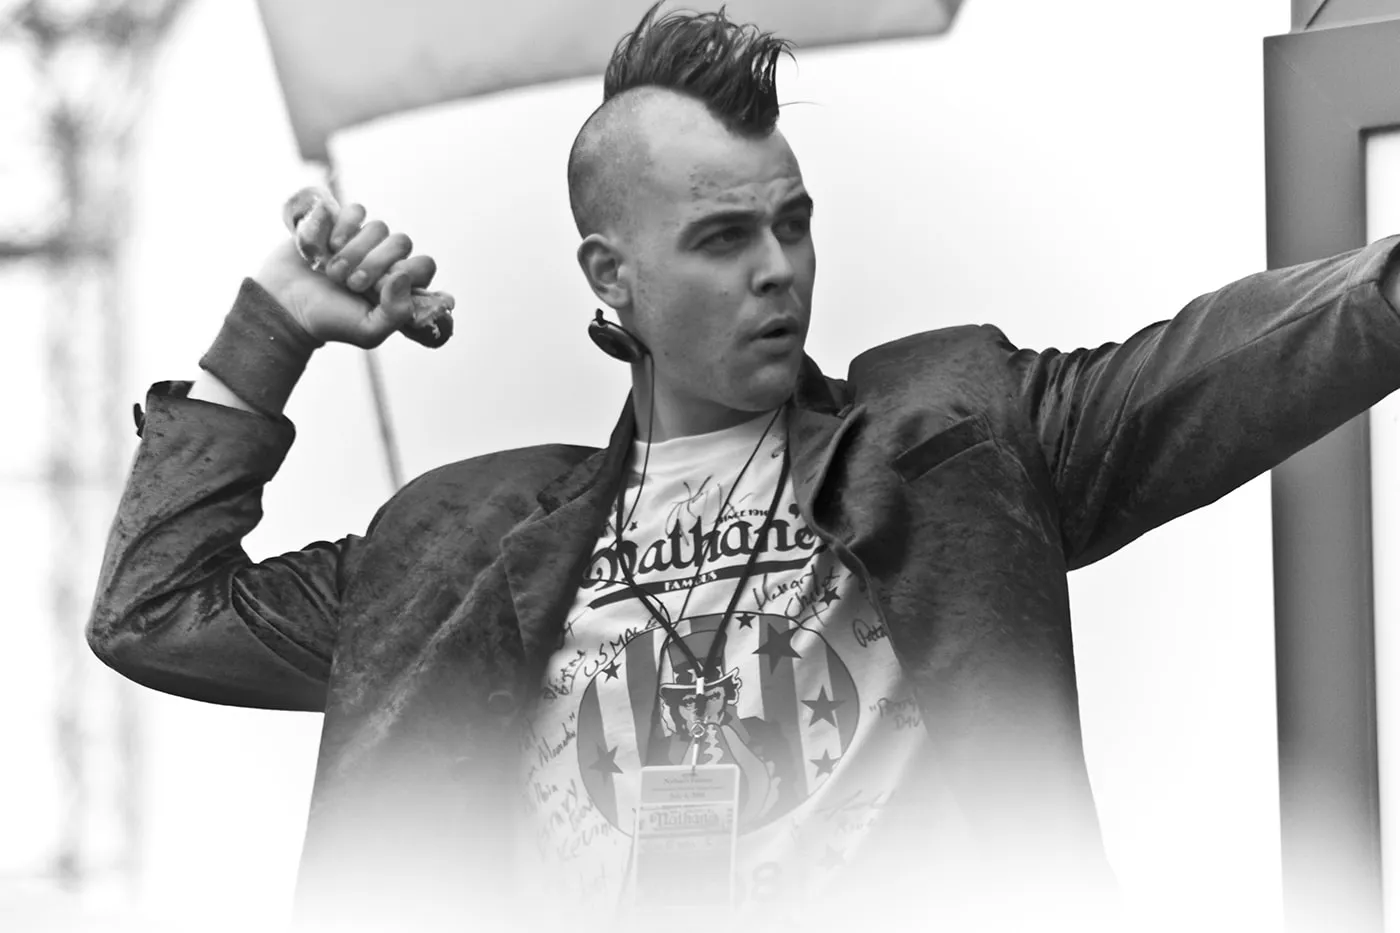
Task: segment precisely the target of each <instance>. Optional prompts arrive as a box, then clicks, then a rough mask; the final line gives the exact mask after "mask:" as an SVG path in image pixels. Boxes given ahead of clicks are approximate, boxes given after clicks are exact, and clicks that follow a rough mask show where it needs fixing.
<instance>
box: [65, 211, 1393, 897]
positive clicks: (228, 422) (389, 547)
mask: <svg viewBox="0 0 1400 933" xmlns="http://www.w3.org/2000/svg"><path fill="white" fill-rule="evenodd" d="M1397 244H1400V237H1392V238H1388V239H1385V240H1381V241H1377V242H1376V243H1373V244H1371V245H1369V246H1367V247H1365V248H1363V249H1360V250H1357V251H1353V252H1350V253H1346V254H1342V255H1339V256H1335V257H1332V258H1328V259H1325V260H1320V261H1317V262H1311V263H1307V264H1303V265H1298V266H1293V267H1290V268H1284V269H1278V270H1273V271H1268V272H1263V273H1258V274H1254V275H1250V276H1248V277H1246V278H1244V279H1241V280H1239V281H1236V282H1233V283H1231V284H1229V285H1226V286H1225V287H1223V288H1221V289H1219V290H1217V291H1215V292H1212V293H1210V294H1206V295H1203V296H1201V297H1199V298H1197V299H1195V300H1193V301H1191V302H1190V303H1189V304H1188V305H1186V306H1185V308H1184V309H1182V310H1181V311H1180V313H1178V314H1177V315H1176V316H1175V317H1174V318H1172V319H1170V320H1166V321H1162V322H1159V323H1156V324H1153V325H1151V326H1148V327H1145V328H1143V329H1142V330H1140V331H1138V332H1137V333H1136V334H1134V335H1132V336H1131V337H1129V338H1128V339H1126V340H1125V341H1123V342H1122V343H1121V344H1119V343H1110V344H1105V345H1103V346H1100V347H1098V348H1096V349H1079V350H1074V351H1072V352H1060V351H1058V350H1054V349H1051V350H1046V351H1044V352H1034V351H1031V350H1026V349H1019V348H1017V347H1016V346H1014V345H1012V344H1011V343H1010V342H1009V341H1008V340H1007V338H1006V336H1005V335H1003V333H1002V332H1001V331H1000V330H998V329H997V328H996V327H993V326H989V325H982V326H960V327H948V328H943V329H939V330H933V331H929V332H925V333H919V334H914V335H911V336H908V337H905V338H903V339H900V340H896V341H893V342H891V343H886V344H883V345H881V346H877V347H874V348H872V349H870V350H867V351H865V352H863V353H861V354H860V355H859V356H857V357H855V359H854V360H852V362H851V364H850V367H849V372H848V374H847V377H846V378H845V379H835V378H831V377H828V376H825V375H823V374H822V373H821V371H820V370H819V369H818V367H817V366H816V364H815V363H813V362H812V360H811V359H810V358H807V359H805V360H804V366H803V370H802V373H801V378H800V383H799V385H798V387H797V390H796V393H795V395H794V396H793V399H792V401H791V406H792V407H791V408H790V411H789V421H788V443H789V450H790V454H791V462H792V471H791V482H792V483H793V484H794V487H795V492H796V499H797V502H798V503H799V507H800V509H801V512H802V516H803V518H804V519H805V520H806V521H807V522H808V524H809V525H810V526H811V527H812V528H813V529H814V531H815V532H816V533H817V534H818V535H819V536H820V537H821V538H822V539H823V540H824V541H826V542H827V543H828V544H829V545H830V546H831V547H832V548H833V549H834V551H835V553H836V554H837V555H838V556H839V558H840V559H841V560H842V561H843V562H844V563H845V564H846V565H847V566H849V567H850V568H851V569H852V570H853V571H854V572H855V573H857V574H858V575H859V576H860V578H861V579H862V580H863V581H864V582H865V584H866V585H867V586H868V587H869V588H870V591H871V593H872V594H873V597H874V599H873V602H874V604H875V605H876V606H877V608H878V610H879V612H880V613H881V615H882V616H883V622H884V623H885V626H886V629H887V632H888V636H889V639H890V642H891V644H892V646H893V648H894V651H895V653H896V655H897V657H898V658H899V660H900V661H901V663H902V665H903V668H904V671H905V673H906V675H907V676H908V677H910V678H912V680H913V683H914V685H915V688H916V695H917V697H918V701H919V704H920V706H921V708H922V713H923V719H924V723H925V724H926V727H927V729H928V734H929V743H928V748H929V753H928V756H927V761H926V762H925V764H924V770H923V772H922V773H923V774H926V775H927V778H928V779H927V781H924V780H922V779H921V780H919V781H915V782H910V786H908V787H907V788H905V789H904V790H902V791H901V793H902V795H903V796H902V798H901V799H899V800H897V801H895V802H894V803H896V804H898V805H899V806H902V807H904V808H906V809H905V811H904V812H905V814H906V815H908V817H909V818H907V819H900V820H893V819H891V820H886V821H885V822H886V823H888V824H889V825H890V827H891V828H890V830H889V831H890V832H893V833H899V832H903V833H904V837H903V842H902V843H901V845H902V846H903V848H902V849H901V850H900V851H901V853H902V854H901V860H902V863H903V864H905V865H906V866H907V865H908V864H909V861H908V860H909V859H910V858H911V857H912V858H914V859H915V860H918V859H920V858H926V859H927V862H928V865H930V866H933V865H938V864H942V865H945V866H946V865H948V864H952V863H954V862H956V863H958V864H962V865H968V864H973V863H977V864H980V865H983V866H984V867H985V868H986V869H987V871H989V872H991V876H993V877H1000V878H1003V879H1006V881H1007V883H1008V884H1020V883H1021V881H1023V880H1024V879H1028V878H1032V877H1034V876H1036V875H1037V874H1039V875H1045V874H1046V873H1047V872H1049V873H1054V872H1055V871H1058V870H1059V869H1058V868H1055V867H1054V866H1055V865H1064V864H1069V863H1075V864H1077V865H1078V866H1080V868H1082V869H1083V870H1084V871H1087V872H1089V873H1090V874H1092V873H1094V872H1098V871H1106V863H1105V860H1104V858H1103V853H1102V843H1101V841H1100V836H1099V831H1098V825H1097V819H1096V816H1095V812H1094V805H1093V800H1092V796H1091V793H1090V786H1089V781H1088V776H1087V772H1086V768H1085V761H1084V754H1083V749H1082V745H1081V735H1080V724H1079V714H1078V700H1077V693H1076V685H1075V669H1074V654H1073V647H1072V639H1071V627H1070V606H1069V595H1068V588H1067V581H1066V575H1067V573H1068V572H1069V571H1071V570H1073V569H1075V568H1077V567H1083V566H1085V565H1087V564H1090V563H1092V562H1093V561H1096V560H1098V559H1100V558H1102V557H1104V556H1106V555H1108V554H1111V553H1113V552H1114V551H1116V550H1117V549H1118V548H1121V547H1123V546H1124V545H1125V544H1128V543H1129V542H1131V541H1132V540H1134V539H1135V538H1137V537H1138V536H1139V535H1142V534H1143V533H1145V532H1147V531H1149V530H1150V529H1152V528H1155V527H1157V526H1159V525H1161V524H1163V523H1164V522H1167V521H1170V520H1171V519H1173V518H1175V517H1177V516H1179V515H1182V514H1184V513H1186V512H1190V511H1191V510H1193V509H1196V508H1199V507H1201V506H1203V505H1206V504H1208V503H1210V502H1212V501H1214V500H1216V499H1218V498H1220V497H1221V496H1223V495H1225V494H1226V493H1228V492H1230V491H1231V490H1233V489H1235V488H1236V487H1238V486H1239V485H1240V484H1242V483H1244V482H1246V481H1247V480H1249V479H1251V478H1252V477H1255V476H1257V475H1259V474H1260V473H1262V472H1264V471H1266V470H1268V469H1270V468H1271V467H1273V466H1274V465H1276V464H1278V463H1279V462H1280V461H1282V460H1284V459H1285V458H1287V457H1289V456H1290V455H1292V454H1293V453H1295V452H1297V451H1298V450H1300V449H1301V448H1303V447H1304V446H1306V445H1308V444H1310V443H1311V442H1313V441H1315V440H1317V439H1318V438H1320V437H1322V436H1323V435H1324V434H1326V433H1328V432H1329V431H1331V430H1332V429H1334V428H1336V427H1338V426H1339V425H1341V424H1342V423H1343V422H1345V421H1347V420H1348V419H1350V418H1352V417H1354V416H1356V415H1357V414H1359V413H1361V412H1362V411H1364V410H1365V409H1367V408H1369V407H1370V406H1371V405H1373V404H1375V403H1376V402H1377V401H1379V400H1380V399H1381V398H1383V397H1384V396H1386V395H1388V394H1389V393H1390V392H1392V391H1393V390H1395V389H1396V388H1397V387H1400V316H1397V312H1396V310H1395V309H1394V308H1392V307H1391V306H1390V304H1389V303H1388V302H1387V301H1386V299H1385V297H1384V296H1383V294H1382V292H1381V289H1380V281H1381V278H1382V275H1383V272H1384V270H1385V268H1386V266H1387V263H1388V261H1389V259H1390V257H1391V254H1392V252H1394V250H1395V248H1396V246H1397ZM245 284H246V283H245ZM240 300H244V299H243V297H242V296H240ZM188 387H189V383H184V382H167V383H157V384H155V385H154V386H153V387H152V388H151V390H150V392H149V394H148V396H147V399H146V414H145V416H144V428H143V429H142V430H141V431H140V432H139V433H141V435H142V440H141V443H140V446H139V449H138V451H137V454H136V457H135V460H134V463H133V466H132V468H131V473H130V477H129V479H128V482H127V485H126V488H125V492H124V495H123V497H122V499H121V503H120V506H119V510H118V512H117V515H116V518H115V521H114V523H113V525H112V528H111V533H110V538H109V541H108V545H107V550H106V556H105V559H104V563H103V566H102V570H101V577H100V581H99V584H98V589H97V594H96V600H95V604H94V606H93V610H92V616H91V620H90V623H89V629H88V632H89V642H90V644H91V647H92V649H93V651H94V652H95V653H96V654H97V655H98V656H99V657H100V658H101V659H102V660H103V661H104V662H106V663H107V664H108V665H110V666H111V667H113V668H115V669H116V670H117V671H119V672H121V673H122V674H123V675H125V676H126V677H128V678H130V679H132V680H134V681H136V682H138V683H141V684H144V685H146V686H148V687H151V688H153V689H156V690H161V691H165V692H167V693H172V694H177V695H181V696H185V697H191V698H194V699H199V700H205V701H209V702H214V703H225V704H235V705H241V706H253V707H264V708H270V709H289V710H316V711H324V714H325V718H324V727H323V734H322V740H321V746H320V755H319V761H318V765H317V770H316V777H315V784H314V791H313V799H312V805H311V811H310V817H309V822H308V827H307V835H306V846H305V851H304V853H303V864H302V873H301V877H300V879H299V899H300V904H301V908H302V910H303V912H304V913H305V914H307V915H315V914H317V912H318V911H319V912H320V913H319V915H321V916H329V915H330V914H333V913H336V912H339V913H340V914H341V915H343V916H352V917H353V916H359V917H364V916H369V915H371V914H372V912H373V911H374V910H375V909H377V908H376V905H377V907H378V908H384V906H385V905H384V903H383V900H384V898H386V897H390V896H392V897H393V898H395V899H397V903H398V906H397V907H395V908H394V909H395V910H399V909H404V908H403V905H404V904H405V903H410V902H411V903H419V902H434V903H437V904H438V905H443V904H451V905H453V909H454V910H456V909H461V910H471V909H472V908H471V904H472V903H473V902H474V899H475V898H479V897H486V896H488V895H491V894H498V893H501V892H504V891H506V890H508V889H507V888H506V887H504V885H505V880H504V878H505V873H504V872H502V871H501V869H502V866H503V865H505V864H506V863H507V861H508V860H507V858H506V857H505V856H504V855H503V853H504V852H505V851H506V849H507V847H508V845H509V839H510V825H511V816H510V814H511V812H512V810H511V807H510V805H509V804H508V803H507V801H508V800H509V799H510V798H509V796H508V795H509V794H512V793H514V789H513V788H512V787H511V786H510V785H511V780H512V779H511V774H512V767H513V766H514V764H515V762H516V756H518V755H519V754H520V751H519V746H518V741H519V740H518V735H517V731H518V726H519V724H520V722H521V718H522V717H523V716H524V715H525V714H526V713H527V712H528V704H529V703H530V699H531V697H533V696H535V695H537V694H538V684H539V680H540V676H541V672H542V667H543V664H544V661H545V659H546V658H547V657H548V654H549V653H550V651H551V650H553V649H554V648H555V647H556V646H557V645H558V644H559V639H560V638H561V631H562V619H563V615H564V613H565V612H566V611H567V609H568V606H569V604H570V602H571V600H572V598H573V596H574V593H575V588H576V585H577V583H578V581H579V580H580V579H581V577H582V574H583V568H584V566H585V563H586V561H587V560H588V558H589V557H590V556H591V554H592V551H593V548H594V546H595V542H596V538H597V535H598V533H599V532H600V530H601V528H602V527H603V523H604V521H605V516H606V510H607V509H608V507H609V504H610V502H611V501H612V498H613V496H614V495H615V493H616V489H617V484H618V482H619V480H620V477H621V474H622V469H623V464H624V460H625V458H626V456H627V454H628V451H629V446H630V443H631V441H632V439H633V421H632V406H631V404H630V397H629V399H628V403H627V404H624V405H623V407H622V411H621V415H620V417H619V418H618V421H617V424H616V427H615V428H614V430H613V432H612V436H611V438H610V440H609V442H608V445H607V447H606V448H604V449H592V448H587V447H578V446H568V445H544V446H537V447H530V448H526V449H519V450H509V451H502V452H498V453H491V454H487V455H484V456H479V457H474V458H471V459H469V460H465V461H461V462H458V463H453V464H449V465H447V466H443V467H440V468H438V469H435V470H433V471H431V472H429V473H426V474H424V475H422V476H420V477H418V478H417V479H415V480H413V481H412V482H410V483H408V484H407V485H406V486H405V487H404V488H403V489H401V490H400V491H399V492H398V493H397V494H395V495H394V496H393V497H392V498H391V499H390V500H389V501H388V502H387V503H386V504H384V506H383V507H382V508H381V509H380V510H379V511H378V513H377V514H376V515H375V516H374V519H373V521H372V522H371V523H370V525H369V527H368V529H367V530H366V531H365V533H364V534H363V535H356V534H350V535H347V536H345V537H342V538H340V539H339V540H336V541H319V542H315V543H313V544H310V545H308V546H307V547H305V548H304V549H302V550H300V551H295V552H291V553H288V554H283V555H281V556H278V557H272V558H269V559H266V560H263V561H260V562H256V563H255V562H252V561H251V560H250V559H249V557H248V556H247V554H246V552H245V551H244V550H243V548H242V545H241V541H242V539H243V537H244V535H246V534H247V533H248V532H249V531H250V530H251V529H252V528H253V527H254V526H255V525H256V524H257V523H258V521H259V518H260V516H261V491H262V488H263V485H264V484H265V483H267V482H268V481H270V480H271V479H272V478H273V476H274V475H275V474H276V472H277V470H278V468H279V466H280V465H281V463H282V461H283V458H284V457H285V456H286V454H287V452H288V450H289V448H290V445H291V444H292V442H293V437H294V429H293V426H292V425H291V423H290V422H289V421H287V420H286V419H285V418H284V417H281V416H276V417H272V416H264V415H260V414H253V413H249V412H244V411H240V410H235V409H232V408H225V407H222V406H218V405H214V404H210V403H207V402H201V401H194V400H190V399H187V398H185V397H184V395H185V393H186V392H187V391H188ZM232 387H233V388H234V389H235V391H237V388H238V387H237V386H236V385H234V386H232ZM955 824H956V825H955ZM891 845H894V843H891ZM882 870H883V869H882ZM369 892H377V893H376V894H374V895H371V894H370V893H369ZM375 898H378V899H379V900H378V901H376V900H375Z"/></svg>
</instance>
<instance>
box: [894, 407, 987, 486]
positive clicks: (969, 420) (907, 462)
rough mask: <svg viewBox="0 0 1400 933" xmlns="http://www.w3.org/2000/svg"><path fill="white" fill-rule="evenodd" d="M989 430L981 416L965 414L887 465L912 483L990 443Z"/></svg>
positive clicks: (907, 481)
mask: <svg viewBox="0 0 1400 933" xmlns="http://www.w3.org/2000/svg"><path fill="white" fill-rule="evenodd" d="M992 440H994V438H993V437H992V432H991V429H990V428H989V427H988V426H987V421H986V419H985V418H984V417H982V416H981V415H968V416H967V417H966V418H964V419H962V420H961V421H958V422H955V423H954V424H952V425H950V426H949V427H946V428H944V429H943V430H942V431H939V432H938V433H936V434H933V435H931V436H929V437H926V438H924V439H923V440H921V441H919V442H918V443H917V444H915V445H914V446H913V447H910V448H909V449H908V450H906V451H904V452H903V453H901V454H899V455H898V456H896V457H895V458H894V461H893V462H892V463H891V464H890V465H891V466H893V467H894V469H895V472H897V473H898V474H899V475H900V476H901V477H902V478H903V479H904V481H905V482H906V483H912V482H914V481H915V480H917V479H918V478H919V477H921V476H923V475H924V474H925V473H928V472H929V471H930V470H932V469H933V468H934V467H938V466H942V465H943V464H944V463H947V462H948V461H949V460H951V459H953V458H954V457H956V456H957V455H958V454H960V453H963V452H964V451H968V450H971V449H972V448H974V447H977V446H979V445H981V444H986V443H990V442H991V441H992Z"/></svg>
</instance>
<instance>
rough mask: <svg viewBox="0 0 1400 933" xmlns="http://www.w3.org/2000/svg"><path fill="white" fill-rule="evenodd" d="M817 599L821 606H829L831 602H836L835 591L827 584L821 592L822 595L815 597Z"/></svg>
mask: <svg viewBox="0 0 1400 933" xmlns="http://www.w3.org/2000/svg"><path fill="white" fill-rule="evenodd" d="M817 601H818V602H820V603H821V604H822V605H823V606H830V605H831V604H832V603H834V602H836V591H835V590H834V589H832V588H831V587H830V586H828V587H827V588H826V589H825V590H824V591H823V592H822V595H820V596H818V597H817Z"/></svg>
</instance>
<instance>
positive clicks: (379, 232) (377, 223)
mask: <svg viewBox="0 0 1400 933" xmlns="http://www.w3.org/2000/svg"><path fill="white" fill-rule="evenodd" d="M362 230H363V232H365V233H368V234H369V235H370V236H372V237H374V238H375V239H376V240H382V239H384V238H385V237H386V236H388V235H389V225H388V224H386V223H385V222H384V221H382V220H371V221H370V222H368V223H367V224H365V225H364V227H363V228H362Z"/></svg>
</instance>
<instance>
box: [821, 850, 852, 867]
mask: <svg viewBox="0 0 1400 933" xmlns="http://www.w3.org/2000/svg"><path fill="white" fill-rule="evenodd" d="M845 864H846V857H845V856H844V855H842V854H841V850H840V849H836V848H833V847H831V846H827V847H826V855H823V856H822V858H821V861H819V862H817V867H818V868H840V867H841V866H842V865H845Z"/></svg>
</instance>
